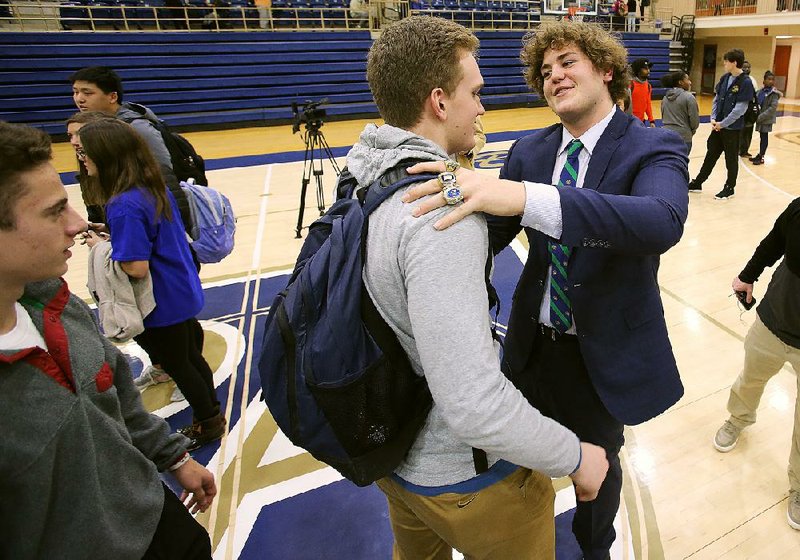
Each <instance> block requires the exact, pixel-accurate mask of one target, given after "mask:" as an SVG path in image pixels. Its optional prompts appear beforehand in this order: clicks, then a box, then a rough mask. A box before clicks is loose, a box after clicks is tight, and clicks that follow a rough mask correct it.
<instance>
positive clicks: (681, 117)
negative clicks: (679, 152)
mask: <svg viewBox="0 0 800 560" xmlns="http://www.w3.org/2000/svg"><path fill="white" fill-rule="evenodd" d="M661 84H662V85H663V86H664V87H666V88H670V89H668V90H667V92H666V93H665V94H664V98H663V99H662V100H661V124H662V126H663V127H664V128H666V129H668V130H674V131H675V132H677V133H678V134H679V135H680V137H681V138H682V139H683V141H684V142H686V149H687V150H688V152H687V153H691V151H692V137H693V136H694V133H695V132H696V131H697V127H698V126H700V110H699V108H698V106H697V99H695V97H694V95H692V93H691V89H692V80H691V79H689V74H687V73H686V72H684V71H683V70H678V71H676V72H672V73H670V74H666V75H665V76H664V77H663V78H661Z"/></svg>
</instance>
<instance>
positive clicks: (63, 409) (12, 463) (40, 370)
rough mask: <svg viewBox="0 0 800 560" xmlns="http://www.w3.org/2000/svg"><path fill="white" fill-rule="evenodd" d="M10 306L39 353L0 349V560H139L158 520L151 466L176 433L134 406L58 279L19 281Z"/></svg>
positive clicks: (116, 364)
mask: <svg viewBox="0 0 800 560" xmlns="http://www.w3.org/2000/svg"><path fill="white" fill-rule="evenodd" d="M20 303H21V304H22V305H23V307H24V308H25V310H26V311H27V312H28V314H29V315H30V317H31V319H32V320H33V323H34V325H35V326H36V328H37V330H38V331H39V332H40V333H41V334H42V337H43V338H44V340H45V342H46V343H47V346H48V351H44V350H42V349H40V348H38V347H33V348H21V349H19V350H11V351H8V350H4V351H0V410H2V411H3V413H2V414H0V434H2V437H0V497H2V499H0V526H2V527H3V538H2V539H0V558H13V559H14V560H28V559H43V560H44V559H52V558H59V559H62V560H70V559H75V560H91V559H98V560H99V559H106V558H114V559H116V560H134V559H135V560H139V559H140V558H141V557H142V555H143V554H144V552H145V550H147V547H148V546H149V545H150V541H151V540H152V538H153V534H154V533H155V530H156V526H157V525H158V521H159V519H160V517H161V508H162V506H163V502H164V490H163V486H162V483H161V480H160V478H159V474H158V473H159V471H164V470H166V469H167V468H168V467H169V466H170V465H172V464H173V463H174V462H175V461H176V460H177V459H178V458H179V457H181V456H182V455H183V454H184V453H185V451H186V446H185V444H186V442H187V440H186V438H184V437H183V436H182V435H180V434H175V433H171V430H170V428H169V426H168V425H167V423H166V422H165V421H164V420H162V419H161V418H159V417H157V416H154V415H152V414H150V413H149V412H147V411H146V410H145V409H144V407H143V406H142V400H141V397H140V396H139V391H138V390H137V389H136V387H134V385H133V380H132V378H131V372H130V370H129V369H128V364H127V362H126V360H125V358H124V357H123V355H122V353H120V352H119V350H117V349H116V348H115V347H114V346H112V345H111V343H109V342H108V341H107V340H106V339H105V338H104V337H103V336H102V335H101V334H100V332H99V331H98V329H97V325H96V323H95V321H94V316H93V314H92V312H91V311H90V310H89V308H88V307H87V306H86V304H85V303H83V302H82V301H81V300H80V299H79V298H77V297H75V296H74V295H71V294H70V292H69V289H68V288H67V285H66V283H65V282H64V281H63V280H60V279H57V280H48V281H44V282H37V283H33V284H29V285H28V286H27V287H26V290H25V294H24V296H23V298H22V299H21V300H20Z"/></svg>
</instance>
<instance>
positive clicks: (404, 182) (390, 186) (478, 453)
mask: <svg viewBox="0 0 800 560" xmlns="http://www.w3.org/2000/svg"><path fill="white" fill-rule="evenodd" d="M409 165H411V163H409V162H403V163H402V164H400V165H398V166H397V167H395V168H394V169H392V170H390V171H389V172H387V173H385V174H384V175H383V176H382V177H381V179H378V180H377V181H375V182H374V183H372V184H371V185H370V186H369V187H367V188H366V189H361V191H359V192H358V196H359V200H360V201H361V203H362V208H363V212H364V216H365V217H366V216H369V215H370V214H371V213H372V212H373V211H374V210H375V209H376V208H377V207H378V206H380V205H381V203H382V202H384V201H385V200H386V199H388V198H389V197H390V196H392V194H394V193H395V192H397V191H398V190H399V189H402V188H404V187H406V186H408V185H411V184H413V183H420V182H423V181H428V180H430V179H435V178H436V177H438V174H433V173H423V174H419V175H409V174H408V173H407V172H406V167H408V166H409ZM348 174H349V173H348ZM350 177H352V175H351V176H350ZM368 227H369V222H368V221H367V220H365V226H364V228H365V231H364V234H363V237H362V246H361V251H362V258H363V259H364V262H366V258H367V256H366V254H367V243H366V240H367V230H368ZM493 262H494V260H493V258H492V252H491V251H488V252H487V256H486V268H485V277H486V291H487V293H488V295H489V309H492V308H495V323H497V321H498V318H499V316H500V299H499V297H498V295H497V290H495V289H494V286H492V283H491V280H490V277H491V272H492V264H493ZM364 296H365V297H363V298H362V316H363V317H364V318H365V322H367V323H372V324H373V325H374V324H375V323H383V322H382V321H380V322H379V321H375V317H374V316H373V317H372V318H370V315H371V314H373V313H374V314H377V313H378V311H377V309H375V307H374V304H372V302H371V300H370V298H369V296H368V295H367V294H366V289H365V290H364ZM364 300H367V301H364ZM384 325H385V323H384ZM385 327H386V328H387V329H390V327H389V326H388V325H385ZM377 328H380V327H377ZM378 332H379V331H378ZM383 334H388V333H383ZM379 336H380V335H379ZM382 338H383V337H382ZM492 338H494V339H495V340H497V341H500V339H499V337H498V335H497V330H496V328H495V327H492ZM501 344H502V343H501ZM392 351H393V350H391V349H384V352H387V355H388V354H389V353H390V352H392ZM395 351H396V350H395ZM472 462H473V464H474V465H475V474H476V475H478V474H482V473H485V472H486V471H488V470H489V459H488V457H487V456H486V452H485V451H484V450H483V449H477V448H475V447H473V448H472Z"/></svg>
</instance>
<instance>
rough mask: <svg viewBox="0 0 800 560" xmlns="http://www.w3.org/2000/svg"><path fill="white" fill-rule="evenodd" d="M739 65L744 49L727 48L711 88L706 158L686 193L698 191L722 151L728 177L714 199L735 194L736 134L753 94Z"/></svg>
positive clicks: (736, 172) (737, 145)
mask: <svg viewBox="0 0 800 560" xmlns="http://www.w3.org/2000/svg"><path fill="white" fill-rule="evenodd" d="M742 64H744V51H742V50H741V49H733V50H730V51H728V52H726V53H725V54H724V55H723V57H722V65H723V66H724V67H725V74H723V75H722V78H720V80H719V82H718V83H717V87H716V89H715V90H714V91H715V95H714V102H713V104H712V105H711V134H709V135H708V142H707V143H706V157H705V159H704V160H703V166H702V167H701V168H700V172H699V173H698V174H697V176H696V177H695V178H694V179H693V180H692V182H691V183H689V192H695V193H699V192H700V191H702V189H703V183H704V182H705V181H706V179H708V177H709V175H711V172H712V171H713V170H714V166H715V165H716V164H717V160H719V156H721V155H722V154H723V153H724V154H725V167H726V168H727V169H728V177H727V179H726V180H725V185H724V186H723V187H722V190H721V191H719V192H718V193H717V194H716V195H715V196H714V198H716V199H718V200H723V199H727V198H731V197H732V196H733V195H734V194H736V193H735V189H736V179H737V177H738V176H739V137H740V136H741V130H742V127H743V126H744V114H745V112H746V111H747V105H748V104H749V103H750V100H751V99H753V96H754V95H755V94H756V92H755V89H754V88H753V83H752V82H751V81H750V78H749V77H748V76H746V75H745V74H744V73H743V72H742Z"/></svg>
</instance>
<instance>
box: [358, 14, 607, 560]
mask: <svg viewBox="0 0 800 560" xmlns="http://www.w3.org/2000/svg"><path fill="white" fill-rule="evenodd" d="M477 48H478V40H477V38H476V37H475V36H474V35H473V34H472V33H471V32H470V31H468V30H467V29H465V28H464V27H462V26H460V25H458V24H457V23H454V22H452V21H447V20H444V19H442V18H435V17H417V16H415V17H410V18H406V19H404V20H402V21H400V22H398V23H396V24H394V25H391V26H389V27H387V28H386V29H385V30H384V31H383V32H382V33H381V36H380V38H378V39H377V40H376V41H375V43H374V44H373V46H372V48H371V49H370V53H369V58H368V61H367V79H368V81H369V85H370V88H371V90H372V94H373V96H374V98H375V102H376V104H377V106H378V109H379V110H380V113H381V116H382V117H383V118H384V120H385V121H386V124H385V125H383V126H380V127H378V126H375V125H372V124H370V125H367V127H366V129H365V130H364V131H363V132H362V134H361V137H360V139H359V142H358V144H356V145H355V146H354V147H353V149H352V150H351V151H350V153H349V154H348V156H347V168H348V170H349V171H350V173H352V174H353V176H355V178H356V179H357V180H358V183H359V185H362V186H367V185H372V184H373V183H375V182H376V181H377V180H379V179H380V180H381V181H383V182H384V183H385V184H391V183H392V182H394V181H397V180H398V179H399V178H400V177H403V176H405V175H406V171H405V170H406V168H407V167H408V166H409V165H411V164H412V163H414V162H417V161H426V162H434V163H435V164H436V165H440V166H442V167H443V166H444V165H445V161H446V160H447V159H448V154H455V153H458V152H464V151H468V150H470V149H472V147H473V145H474V142H475V139H474V137H475V134H474V123H475V119H476V117H478V116H479V115H481V114H483V105H482V104H481V100H480V90H481V88H482V87H483V79H482V77H481V73H480V70H479V68H478V63H477V61H476V60H475V52H476V50H477ZM449 165H450V167H451V168H452V167H453V165H454V164H453V162H452V161H450V162H449ZM441 189H442V186H439V191H441ZM402 195H403V192H402V190H401V191H398V192H396V193H395V194H394V195H393V196H392V197H390V198H389V199H387V200H386V201H385V202H383V203H382V204H381V206H380V207H379V208H378V209H376V210H375V211H374V212H373V213H372V214H371V215H370V218H369V234H368V237H367V252H366V254H367V257H366V263H365V266H364V281H365V284H366V286H367V290H368V291H369V294H370V296H371V297H372V299H373V301H374V303H375V306H376V308H377V309H378V311H379V312H380V314H381V315H382V316H383V318H384V319H385V320H386V322H387V323H388V324H389V326H390V327H391V328H392V329H393V330H394V332H395V333H396V334H397V337H398V340H399V341H400V343H401V344H402V346H403V348H404V349H405V351H406V352H407V354H408V356H409V357H410V359H411V363H412V364H413V366H414V368H415V371H416V372H417V373H418V374H419V375H423V376H424V377H425V379H426V380H427V383H428V387H429V388H430V391H431V395H432V396H433V406H432V408H431V411H430V414H429V415H428V418H427V421H426V423H425V425H424V427H423V428H422V430H421V432H420V433H419V434H418V436H417V438H416V441H415V442H414V444H413V446H412V448H411V450H410V451H409V453H408V455H407V457H406V458H405V460H404V461H403V462H402V463H401V464H400V465H399V466H398V468H397V469H396V470H395V471H394V473H393V474H392V475H391V476H389V477H385V478H383V479H381V480H379V481H378V482H377V484H378V486H379V487H380V488H381V490H382V491H383V492H384V493H385V494H386V497H387V500H388V502H389V515H390V519H391V523H392V530H393V532H394V537H395V558H408V559H412V558H431V559H443V558H451V557H452V548H456V549H458V550H459V551H460V552H462V553H463V554H464V555H465V556H466V557H468V558H486V559H497V560H501V559H502V560H505V559H508V558H514V559H531V560H534V559H536V560H539V559H545V558H554V556H555V529H554V521H553V508H554V505H553V501H554V492H553V485H552V482H551V481H550V478H549V476H566V475H569V474H570V473H571V475H572V477H573V480H574V481H575V483H576V485H577V486H578V487H580V488H581V489H582V491H583V492H585V493H586V494H587V496H589V497H591V496H593V495H594V494H595V492H596V490H597V488H599V486H600V483H601V482H602V479H603V476H604V475H605V470H606V466H607V465H606V459H605V454H604V452H603V450H602V449H601V448H599V447H597V446H595V445H590V444H586V443H581V442H580V441H579V439H578V438H577V437H576V436H575V435H574V434H573V433H572V432H571V431H570V430H568V429H566V428H564V427H563V426H562V425H560V424H558V423H557V422H555V421H553V420H552V419H550V418H546V417H544V416H543V415H542V414H540V413H539V411H537V410H536V409H535V408H534V407H533V406H531V405H530V404H529V403H528V402H527V401H526V400H525V397H524V396H523V395H522V394H521V393H520V391H519V390H518V389H517V388H515V387H514V385H513V384H512V383H511V382H510V381H509V380H508V378H506V377H505V376H504V375H503V373H502V371H501V368H500V361H499V358H498V353H497V349H496V348H495V346H494V344H493V340H492V336H491V332H490V316H489V313H488V306H487V301H488V296H487V287H486V281H485V267H486V261H487V256H488V251H489V236H488V232H487V229H486V221H485V219H484V217H483V216H482V215H477V214H476V215H474V216H470V217H469V218H467V219H465V220H464V221H462V222H461V223H460V224H459V225H458V226H457V227H454V228H451V229H449V230H448V231H446V232H437V231H435V230H434V228H433V227H432V223H433V222H434V221H435V220H436V219H438V218H440V217H441V216H443V215H445V214H446V211H445V210H440V211H439V212H435V213H433V214H431V215H430V216H428V217H427V218H425V219H415V218H414V217H413V216H412V208H411V207H409V206H408V205H406V204H403V202H402V200H401V198H402ZM439 196H440V197H441V195H439ZM454 202H456V201H454ZM476 449H478V450H482V451H484V452H485V454H486V458H487V461H486V463H485V465H480V464H479V463H480V462H479V461H477V460H475V455H473V452H474V450H476ZM537 471H539V472H537Z"/></svg>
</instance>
